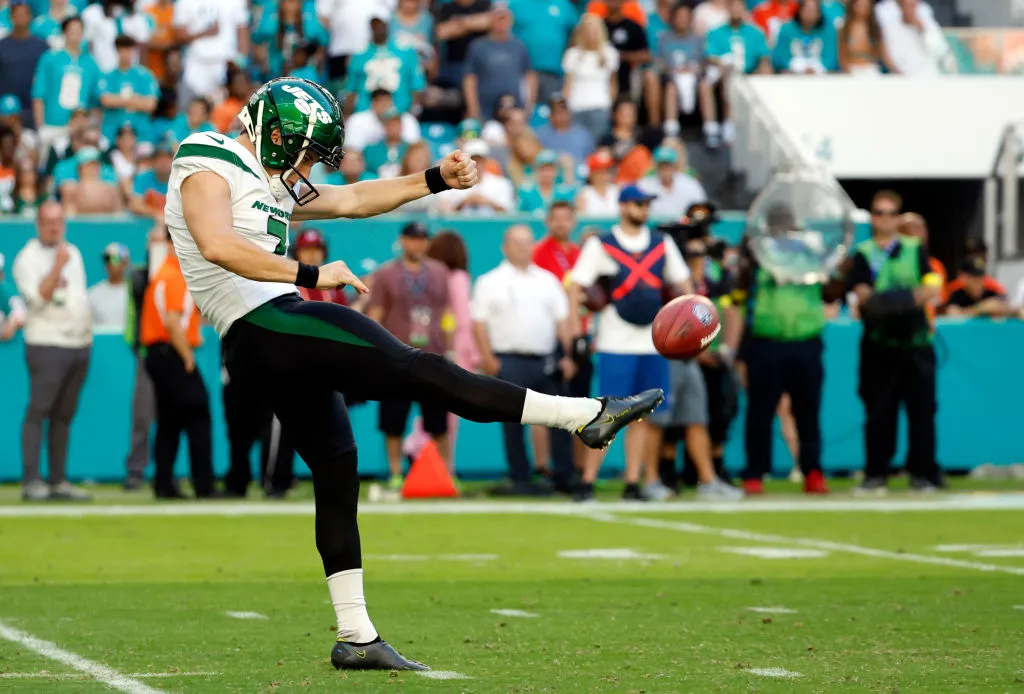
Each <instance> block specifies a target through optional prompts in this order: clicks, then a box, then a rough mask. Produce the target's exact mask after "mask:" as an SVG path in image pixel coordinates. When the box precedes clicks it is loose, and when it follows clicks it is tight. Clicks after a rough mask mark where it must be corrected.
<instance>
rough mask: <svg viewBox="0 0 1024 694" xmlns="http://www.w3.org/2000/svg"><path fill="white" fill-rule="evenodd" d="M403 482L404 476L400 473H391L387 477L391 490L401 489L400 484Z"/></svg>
mask: <svg viewBox="0 0 1024 694" xmlns="http://www.w3.org/2000/svg"><path fill="white" fill-rule="evenodd" d="M403 484H405V478H404V477H402V476H401V475H391V477H390V478H388V489H389V490H391V491H393V492H400V491H402V485H403Z"/></svg>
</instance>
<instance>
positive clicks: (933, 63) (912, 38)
mask: <svg viewBox="0 0 1024 694" xmlns="http://www.w3.org/2000/svg"><path fill="white" fill-rule="evenodd" d="M875 18H876V19H877V20H878V26H879V28H880V29H881V30H882V42H883V43H884V44H885V49H886V50H887V51H888V52H889V58H890V59H891V60H892V63H893V65H894V66H895V67H896V69H897V70H898V71H899V73H900V74H901V75H906V76H908V77H922V76H924V77H928V76H934V75H939V74H941V73H942V70H941V69H940V68H941V64H942V61H943V59H944V58H951V57H952V54H951V53H950V49H949V44H948V43H947V42H946V37H945V35H944V34H943V33H942V27H940V26H939V23H938V22H937V21H935V13H934V12H933V11H932V8H931V6H930V5H929V4H928V3H925V2H921V0H882V2H879V3H878V4H877V5H875Z"/></svg>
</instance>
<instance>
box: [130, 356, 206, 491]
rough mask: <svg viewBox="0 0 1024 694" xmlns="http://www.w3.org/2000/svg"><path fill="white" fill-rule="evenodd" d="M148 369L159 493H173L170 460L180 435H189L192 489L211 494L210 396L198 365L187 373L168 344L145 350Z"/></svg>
mask: <svg viewBox="0 0 1024 694" xmlns="http://www.w3.org/2000/svg"><path fill="white" fill-rule="evenodd" d="M146 372H147V373H148V374H149V377H150V379H152V381H153V393H154V395H155V396H156V436H155V437H154V438H153V460H154V462H155V464H156V475H155V476H154V479H153V488H154V491H155V492H156V494H157V496H168V495H174V494H175V491H176V487H175V484H174V461H175V459H176V458H177V457H178V445H179V444H180V443H181V435H182V433H185V434H186V435H187V436H188V457H189V464H190V466H191V472H192V487H193V489H194V491H195V493H196V496H198V497H208V496H212V495H213V461H212V453H211V447H212V443H211V439H210V396H209V395H208V394H207V392H206V385H205V384H204V383H203V377H202V375H201V374H200V373H199V369H193V371H192V373H188V372H187V371H185V362H184V361H182V359H181V357H180V356H178V352H177V351H176V350H175V349H174V347H172V346H171V345H169V344H167V343H157V344H154V345H150V346H149V347H147V348H146Z"/></svg>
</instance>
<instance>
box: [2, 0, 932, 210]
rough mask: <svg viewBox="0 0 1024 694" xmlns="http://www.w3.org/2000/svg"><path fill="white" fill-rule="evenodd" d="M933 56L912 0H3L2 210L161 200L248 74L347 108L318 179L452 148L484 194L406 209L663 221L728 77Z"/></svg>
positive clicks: (424, 163) (234, 101) (245, 88)
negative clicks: (472, 169)
mask: <svg viewBox="0 0 1024 694" xmlns="http://www.w3.org/2000/svg"><path fill="white" fill-rule="evenodd" d="M5 4H6V5H7V6H6V7H4V6H3V5H5ZM947 52H948V48H947V46H946V45H945V39H944V37H943V34H942V31H941V30H940V27H939V26H938V24H937V23H936V22H935V19H934V16H933V13H932V10H931V8H930V7H929V6H928V4H927V3H925V2H923V1H922V0H877V2H873V0H845V1H844V0H763V1H759V2H755V1H754V0H677V1H674V0H642V1H637V0H593V1H591V2H586V3H584V2H575V3H574V2H572V1H570V0H508V2H503V1H499V0H433V1H432V2H431V1H429V0H259V1H256V0H254V1H253V2H248V1H247V0H218V1H217V2H208V1H207V0H178V1H177V2H173V1H172V0H135V1H133V0H101V1H100V2H87V1H86V0H7V2H6V3H4V2H0V74H2V75H3V76H4V79H3V81H2V83H0V215H31V214H32V213H33V211H34V209H35V208H36V207H37V206H38V204H39V202H40V201H42V200H44V199H46V198H47V197H50V196H57V197H59V198H60V199H61V200H62V201H64V202H65V203H66V210H67V213H68V214H69V215H86V214H119V213H131V214H135V215H143V216H146V215H149V216H156V215H158V214H159V210H160V207H161V204H162V199H163V195H164V194H165V192H166V171H167V167H166V164H167V157H166V155H167V154H170V155H171V156H173V153H174V150H175V148H176V146H177V144H178V143H179V142H181V140H182V139H184V138H185V137H187V136H188V135H189V134H191V133H195V132H200V131H204V130H217V131H220V132H223V133H227V134H232V133H235V132H237V131H238V130H239V129H240V124H239V122H238V121H237V119H236V115H237V113H238V111H239V110H240V108H241V106H242V104H243V103H244V102H245V101H246V100H247V99H248V97H249V96H250V94H251V93H252V91H253V89H254V88H255V87H256V86H258V85H259V84H261V83H262V82H264V81H266V80H267V79H270V78H272V77H277V76H283V75H292V76H296V77H302V78H305V79H309V80H313V81H316V82H319V83H321V84H323V85H325V86H327V87H328V88H329V89H330V90H331V91H332V92H334V93H336V94H337V95H339V97H341V100H342V103H343V104H344V106H345V110H346V113H347V114H348V115H349V117H350V118H349V128H348V137H347V139H346V151H347V154H348V156H347V157H346V160H345V161H346V166H345V167H343V170H342V171H341V172H326V171H323V172H318V176H319V180H321V181H323V180H326V181H329V182H345V181H348V182H351V181H357V180H365V179H367V178H374V177H376V178H390V177H393V176H397V175H400V174H401V173H404V172H409V171H420V170H423V169H425V168H427V167H429V166H430V165H431V163H432V162H434V161H436V160H437V159H438V158H439V157H441V156H443V155H444V154H445V153H446V152H447V151H449V150H450V149H451V148H453V147H468V148H469V149H470V150H472V151H474V152H478V153H479V154H478V155H476V156H480V158H481V162H482V163H483V164H484V166H485V167H486V168H487V170H488V172H489V174H491V176H492V177H493V180H492V181H491V182H490V183H489V184H488V186H486V187H487V188H488V189H490V191H491V192H490V193H489V194H483V193H477V194H475V195H473V196H469V197H470V199H469V201H468V202H467V200H466V199H461V200H455V199H449V200H447V201H446V202H445V203H439V204H437V205H433V204H431V203H425V204H424V205H421V206H419V207H417V208H416V209H417V211H423V212H447V211H450V210H452V209H456V208H458V209H459V210H460V211H461V210H463V209H464V210H465V211H466V212H467V213H470V214H477V215H486V214H499V213H515V212H523V213H528V214H538V215H543V214H544V212H545V210H546V209H547V208H548V207H549V206H550V205H551V203H552V202H554V201H561V200H569V201H571V202H572V203H573V205H574V206H575V207H576V208H577V210H578V211H580V212H582V213H584V214H586V215H588V216H596V217H601V216H608V217H611V216H614V214H615V211H614V204H612V201H613V200H615V196H616V195H617V190H618V187H619V186H621V185H623V184H629V183H634V182H636V181H638V180H641V179H645V183H644V185H645V187H647V188H649V189H651V190H657V192H658V193H659V203H658V209H657V210H656V214H658V215H662V214H664V215H667V216H679V215H680V214H681V213H682V212H683V211H684V210H685V208H686V205H687V203H689V202H692V201H693V200H694V196H699V195H700V194H701V191H702V189H701V187H700V184H699V183H698V182H697V181H696V180H694V177H693V173H694V172H692V171H690V170H689V167H688V162H687V157H686V148H685V146H684V139H685V138H686V137H688V136H689V134H690V133H694V134H699V133H701V132H702V133H703V140H704V143H705V144H706V145H707V146H708V147H709V148H712V149H715V148H718V147H719V146H721V145H723V144H725V145H728V144H729V143H730V142H731V141H732V139H733V137H734V132H733V128H732V126H731V121H730V118H729V105H728V103H727V96H726V95H727V91H726V90H725V89H724V88H723V87H724V85H725V83H726V82H727V81H728V79H729V76H730V75H731V74H733V73H734V72H735V71H742V72H744V73H755V72H756V73H771V72H775V73H789V74H797V75H804V74H812V75H813V74H822V73H828V72H843V73H849V74H854V75H867V74H874V75H878V74H882V73H894V74H905V75H923V74H934V73H936V72H938V71H939V69H940V68H939V64H940V61H941V59H942V58H943V57H944V56H945V55H946V53H947ZM697 139H699V135H698V138H697ZM421 143H422V144H421ZM499 180H503V181H504V183H500V182H498V181H499ZM509 187H511V188H512V192H511V195H509V193H508V188H509ZM484 200H486V201H487V202H483V201H484ZM481 203H482V204H481ZM405 211H410V210H405Z"/></svg>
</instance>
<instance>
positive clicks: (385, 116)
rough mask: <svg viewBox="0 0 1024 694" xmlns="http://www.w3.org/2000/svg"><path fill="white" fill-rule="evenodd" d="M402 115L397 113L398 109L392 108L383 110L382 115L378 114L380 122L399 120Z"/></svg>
mask: <svg viewBox="0 0 1024 694" xmlns="http://www.w3.org/2000/svg"><path fill="white" fill-rule="evenodd" d="M401 117H402V114H401V113H399V112H398V109H397V108H395V107H394V106H391V107H389V108H386V109H384V113H382V114H380V119H381V120H382V121H386V120H392V119H394V118H401Z"/></svg>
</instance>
